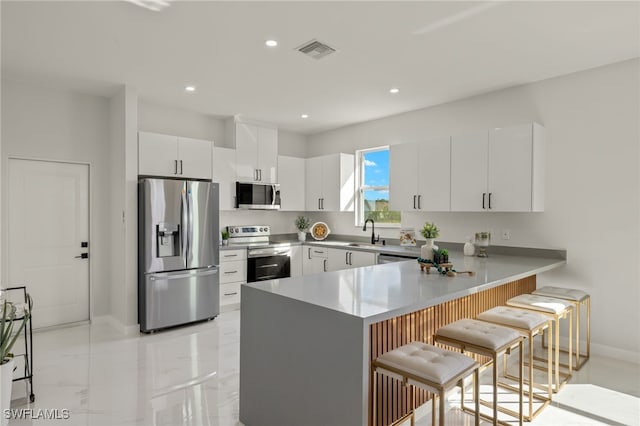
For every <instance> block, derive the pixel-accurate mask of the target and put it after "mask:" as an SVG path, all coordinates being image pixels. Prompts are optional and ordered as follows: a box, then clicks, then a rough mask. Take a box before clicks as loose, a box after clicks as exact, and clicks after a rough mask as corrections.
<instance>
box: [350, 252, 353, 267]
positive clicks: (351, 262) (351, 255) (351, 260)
mask: <svg viewBox="0 0 640 426" xmlns="http://www.w3.org/2000/svg"><path fill="white" fill-rule="evenodd" d="M349 265H351V266H353V252H351V251H350V252H349Z"/></svg>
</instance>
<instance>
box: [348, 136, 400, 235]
mask: <svg viewBox="0 0 640 426" xmlns="http://www.w3.org/2000/svg"><path fill="white" fill-rule="evenodd" d="M385 150H386V151H389V145H383V146H377V147H374V148H366V149H359V150H356V156H355V157H356V208H355V209H354V211H355V226H357V227H362V226H363V225H364V191H389V186H364V155H365V154H366V153H369V152H375V151H385ZM389 167H391V165H389ZM389 174H391V170H389ZM401 214H402V213H401ZM401 225H402V223H376V228H398V229H399V228H400V227H401Z"/></svg>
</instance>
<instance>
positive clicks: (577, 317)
mask: <svg viewBox="0 0 640 426" xmlns="http://www.w3.org/2000/svg"><path fill="white" fill-rule="evenodd" d="M574 306H575V310H576V368H575V370H577V369H578V368H580V311H581V310H582V309H580V302H576V304H575V305H574Z"/></svg>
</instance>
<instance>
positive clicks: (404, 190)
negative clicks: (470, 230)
mask: <svg viewBox="0 0 640 426" xmlns="http://www.w3.org/2000/svg"><path fill="white" fill-rule="evenodd" d="M450 167H451V140H450V138H448V137H447V138H442V139H435V140H431V141H428V142H425V143H411V144H399V145H392V146H390V147H389V169H390V176H389V208H390V209H391V210H403V211H410V210H419V211H432V212H437V211H449V209H450V194H451V192H450V178H451V169H450Z"/></svg>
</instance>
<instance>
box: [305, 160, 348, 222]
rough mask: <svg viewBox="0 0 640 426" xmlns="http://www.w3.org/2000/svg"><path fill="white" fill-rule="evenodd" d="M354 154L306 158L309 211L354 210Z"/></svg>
mask: <svg viewBox="0 0 640 426" xmlns="http://www.w3.org/2000/svg"><path fill="white" fill-rule="evenodd" d="M354 162H355V156H354V155H352V154H331V155H325V156H321V157H313V158H307V160H306V165H305V167H306V171H305V178H306V179H305V180H306V183H305V187H306V191H305V197H306V203H305V204H306V210H307V211H334V212H346V211H353V209H354V206H355V172H354V166H355V163H354Z"/></svg>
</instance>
